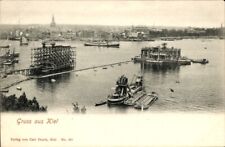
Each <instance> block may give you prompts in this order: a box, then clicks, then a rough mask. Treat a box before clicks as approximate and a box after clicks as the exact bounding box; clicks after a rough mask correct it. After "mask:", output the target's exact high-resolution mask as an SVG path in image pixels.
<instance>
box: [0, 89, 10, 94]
mask: <svg viewBox="0 0 225 147" xmlns="http://www.w3.org/2000/svg"><path fill="white" fill-rule="evenodd" d="M0 92H4V93H7V92H9V90H8V89H2V90H0Z"/></svg>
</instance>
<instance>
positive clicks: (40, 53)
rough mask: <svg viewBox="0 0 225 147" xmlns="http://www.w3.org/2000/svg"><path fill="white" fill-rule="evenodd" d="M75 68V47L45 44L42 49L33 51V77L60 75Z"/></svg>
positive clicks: (52, 43) (31, 71)
mask: <svg viewBox="0 0 225 147" xmlns="http://www.w3.org/2000/svg"><path fill="white" fill-rule="evenodd" d="M74 67H75V47H71V46H64V45H56V44H55V42H50V43H49V44H47V42H43V43H42V47H38V48H33V49H32V51H31V66H30V69H31V70H30V74H31V75H46V74H52V73H58V72H63V71H68V70H73V69H74Z"/></svg>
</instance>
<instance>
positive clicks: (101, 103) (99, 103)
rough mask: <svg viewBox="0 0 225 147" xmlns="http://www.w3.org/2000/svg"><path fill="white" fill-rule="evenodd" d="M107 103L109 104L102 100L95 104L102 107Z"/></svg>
mask: <svg viewBox="0 0 225 147" xmlns="http://www.w3.org/2000/svg"><path fill="white" fill-rule="evenodd" d="M106 103H107V102H106V101H105V100H101V101H99V102H97V103H95V106H101V105H104V104H106Z"/></svg>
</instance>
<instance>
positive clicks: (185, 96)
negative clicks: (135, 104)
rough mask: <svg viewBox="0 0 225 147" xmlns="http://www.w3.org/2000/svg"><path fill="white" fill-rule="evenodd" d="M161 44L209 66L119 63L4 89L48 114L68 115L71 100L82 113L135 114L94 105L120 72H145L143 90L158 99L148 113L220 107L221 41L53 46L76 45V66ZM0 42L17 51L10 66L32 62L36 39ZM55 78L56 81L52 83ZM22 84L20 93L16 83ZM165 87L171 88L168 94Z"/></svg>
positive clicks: (121, 57) (111, 60) (110, 89)
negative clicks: (16, 58) (21, 43)
mask: <svg viewBox="0 0 225 147" xmlns="http://www.w3.org/2000/svg"><path fill="white" fill-rule="evenodd" d="M163 42H166V43H167V46H168V47H172V46H173V47H175V48H180V49H181V54H182V56H186V57H189V58H192V59H202V58H206V59H208V60H209V64H206V65H202V64H193V63H192V65H186V66H181V67H179V68H175V69H164V70H157V69H152V68H150V67H148V66H141V65H140V64H139V63H135V64H134V63H133V62H129V63H123V64H121V65H120V64H118V65H113V66H108V67H107V69H103V68H97V69H90V70H86V71H80V72H71V73H68V74H64V75H60V76H56V77H50V78H44V79H34V80H29V81H25V82H22V83H20V84H19V85H16V86H13V87H11V88H10V89H9V93H8V94H7V95H10V94H16V95H17V96H19V95H20V94H21V93H22V92H25V93H26V95H27V97H28V98H33V97H36V98H37V100H38V101H39V102H40V104H41V105H46V106H48V112H53V113H72V112H73V109H72V108H73V105H72V103H75V102H78V104H79V106H81V107H82V106H85V107H86V108H87V112H86V113H101V114H102V113H139V112H140V111H138V110H136V109H134V108H132V107H123V106H114V107H108V106H107V105H103V106H99V107H95V106H94V105H95V103H96V102H99V101H100V100H103V99H106V97H107V95H109V94H110V93H112V92H113V87H115V84H116V80H117V79H118V77H119V76H121V75H125V76H127V77H128V79H129V82H131V81H132V79H133V76H134V75H135V74H140V73H142V74H143V75H144V85H145V88H146V91H147V92H149V93H150V92H152V91H154V92H157V93H158V95H159V99H158V100H157V101H156V102H155V103H154V104H153V105H152V106H151V107H150V108H149V109H148V110H146V111H145V113H151V112H152V111H157V112H167V111H169V112H170V111H178V112H179V111H188V112H189V111H196V112H202V111H203V112H217V111H220V112H221V111H223V108H224V105H225V100H224V40H218V39H183V40H176V41H154V42H120V47H119V48H106V47H91V46H88V47H87V46H84V45H83V43H84V42H80V41H65V42H57V44H64V45H71V46H73V47H76V69H82V68H87V67H92V66H98V65H104V64H111V63H115V62H120V61H126V60H130V59H131V58H132V57H134V56H136V55H139V54H140V53H141V52H140V51H141V48H142V47H146V46H156V45H160V44H162V43H163ZM0 43H1V44H4V45H5V44H11V48H15V51H16V52H19V53H20V57H19V63H18V64H16V65H15V66H14V68H15V69H22V68H28V67H29V65H30V63H31V48H34V47H39V46H41V42H38V41H35V42H29V45H28V46H19V42H17V41H6V40H1V41H0ZM52 78H54V79H55V80H56V81H55V82H51V79H52ZM17 86H20V87H22V91H18V90H16V87H17ZM170 89H173V90H174V91H173V92H171V90H170Z"/></svg>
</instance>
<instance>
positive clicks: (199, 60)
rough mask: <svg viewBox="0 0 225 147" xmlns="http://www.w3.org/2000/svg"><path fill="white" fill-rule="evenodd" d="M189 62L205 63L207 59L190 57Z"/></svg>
mask: <svg viewBox="0 0 225 147" xmlns="http://www.w3.org/2000/svg"><path fill="white" fill-rule="evenodd" d="M191 62H192V63H200V64H207V63H209V61H208V60H207V59H197V60H194V59H192V60H191Z"/></svg>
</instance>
